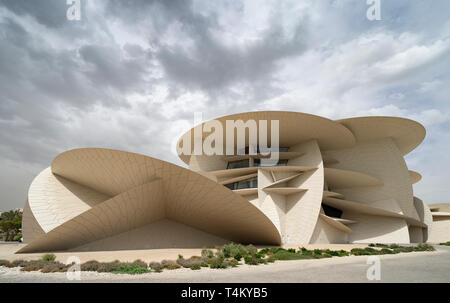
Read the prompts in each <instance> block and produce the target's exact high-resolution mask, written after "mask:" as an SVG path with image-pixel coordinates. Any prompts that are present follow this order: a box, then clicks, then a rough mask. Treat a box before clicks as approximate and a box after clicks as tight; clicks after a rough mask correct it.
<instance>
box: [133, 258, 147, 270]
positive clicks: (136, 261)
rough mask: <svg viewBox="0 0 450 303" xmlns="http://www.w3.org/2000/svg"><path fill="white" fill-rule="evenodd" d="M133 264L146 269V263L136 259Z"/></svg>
mask: <svg viewBox="0 0 450 303" xmlns="http://www.w3.org/2000/svg"><path fill="white" fill-rule="evenodd" d="M133 264H135V265H139V266H141V267H144V268H147V263H145V262H144V261H142V260H141V259H137V260H134V261H133Z"/></svg>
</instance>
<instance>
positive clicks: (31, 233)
mask: <svg viewBox="0 0 450 303" xmlns="http://www.w3.org/2000/svg"><path fill="white" fill-rule="evenodd" d="M43 234H45V231H44V230H43V229H42V227H41V226H40V225H39V223H38V222H37V221H36V218H35V217H34V215H33V212H32V211H31V208H30V204H29V203H28V200H27V203H26V204H25V207H24V209H23V214H22V236H23V242H24V243H30V242H31V241H33V240H34V239H36V238H38V237H40V236H42V235H43Z"/></svg>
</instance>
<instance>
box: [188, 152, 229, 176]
mask: <svg viewBox="0 0 450 303" xmlns="http://www.w3.org/2000/svg"><path fill="white" fill-rule="evenodd" d="M227 164H228V161H226V160H225V159H224V156H221V155H213V156H203V155H192V156H191V157H190V160H189V169H191V170H193V171H204V172H208V171H213V170H223V169H226V168H227Z"/></svg>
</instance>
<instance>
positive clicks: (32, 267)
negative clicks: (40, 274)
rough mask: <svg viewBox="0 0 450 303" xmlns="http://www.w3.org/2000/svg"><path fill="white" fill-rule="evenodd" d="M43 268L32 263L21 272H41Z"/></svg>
mask: <svg viewBox="0 0 450 303" xmlns="http://www.w3.org/2000/svg"><path fill="white" fill-rule="evenodd" d="M41 268H42V266H41V265H40V264H39V263H37V262H33V263H30V264H28V265H26V266H24V267H22V268H21V269H20V270H21V271H39V270H41Z"/></svg>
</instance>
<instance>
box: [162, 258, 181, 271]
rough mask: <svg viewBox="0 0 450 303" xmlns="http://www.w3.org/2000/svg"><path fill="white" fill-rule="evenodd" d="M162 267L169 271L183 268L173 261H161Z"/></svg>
mask: <svg viewBox="0 0 450 303" xmlns="http://www.w3.org/2000/svg"><path fill="white" fill-rule="evenodd" d="M161 264H162V266H164V268H166V269H169V270H173V269H178V268H180V267H181V266H180V265H178V264H177V262H176V261H172V260H162V261H161Z"/></svg>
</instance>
